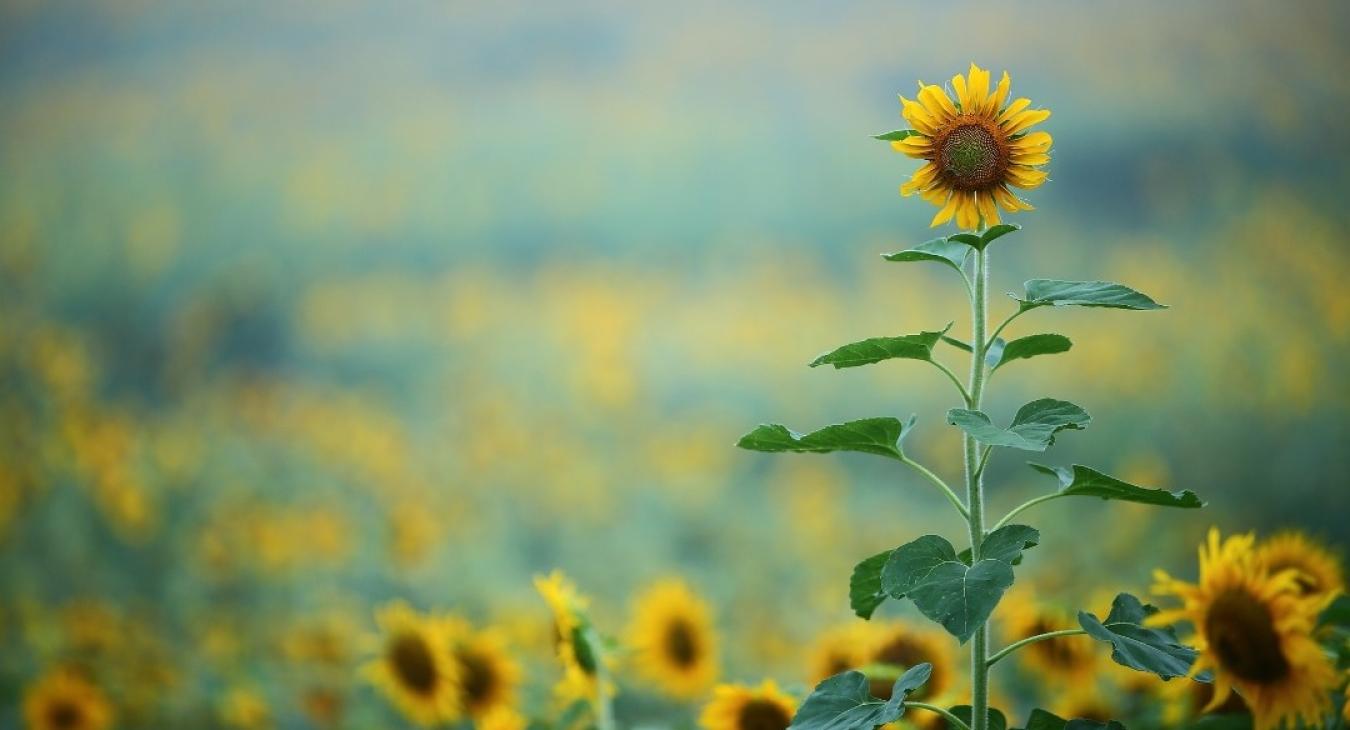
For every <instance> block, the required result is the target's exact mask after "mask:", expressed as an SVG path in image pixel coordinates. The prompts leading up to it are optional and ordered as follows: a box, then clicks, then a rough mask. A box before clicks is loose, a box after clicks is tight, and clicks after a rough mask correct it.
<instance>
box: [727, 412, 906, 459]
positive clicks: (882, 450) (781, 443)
mask: <svg viewBox="0 0 1350 730" xmlns="http://www.w3.org/2000/svg"><path fill="white" fill-rule="evenodd" d="M913 426H914V419H913V418H911V419H909V423H901V422H900V420H899V419H896V418H864V419H861V420H858V421H849V422H847V423H839V424H835V425H833V426H826V427H824V428H822V429H820V430H817V431H812V432H811V433H808V434H805V435H802V434H799V433H796V432H794V431H790V430H788V428H787V427H786V426H782V425H779V424H776V423H773V424H763V425H760V426H759V427H757V428H755V430H753V431H751V432H750V433H748V434H746V435H744V436H742V437H741V440H740V441H737V442H736V445H737V446H739V447H741V448H742V449H749V450H750V451H766V452H786V451H791V452H796V453H810V454H827V453H830V452H831V451H858V452H861V453H864V454H876V455H878V456H888V457H890V458H892V459H897V460H900V459H903V458H904V456H903V452H901V450H900V440H901V438H902V437H903V436H904V435H905V434H907V433H908V431H909V429H910V428H912V427H913Z"/></svg>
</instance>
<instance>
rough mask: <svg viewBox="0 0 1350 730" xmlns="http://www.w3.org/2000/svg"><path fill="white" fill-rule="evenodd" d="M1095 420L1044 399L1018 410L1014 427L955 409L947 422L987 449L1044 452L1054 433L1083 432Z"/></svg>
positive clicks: (1076, 409)
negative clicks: (998, 447) (1069, 430)
mask: <svg viewBox="0 0 1350 730" xmlns="http://www.w3.org/2000/svg"><path fill="white" fill-rule="evenodd" d="M1091 421H1092V417H1091V416H1089V415H1088V413H1087V411H1085V410H1083V409H1082V408H1080V407H1078V406H1076V405H1074V404H1072V403H1070V402H1068V401H1062V400H1055V399H1053V398H1041V399H1040V400H1034V401H1032V402H1030V403H1028V404H1026V405H1024V406H1022V407H1021V408H1019V409H1017V414H1016V415H1015V416H1013V421H1012V425H1010V426H1008V428H1006V429H1004V428H999V427H997V426H995V425H994V424H993V423H992V422H991V421H990V420H989V416H987V415H985V414H984V413H982V412H980V411H972V410H968V409H965V408H953V409H952V410H950V411H947V422H948V423H950V424H952V425H953V426H956V427H957V428H959V429H961V430H962V431H965V432H966V433H968V434H970V435H971V436H974V437H975V440H976V441H979V442H980V443H982V444H985V445H988V446H1006V447H1009V448H1014V449H1022V450H1024V451H1045V450H1046V449H1047V448H1049V446H1050V445H1051V444H1053V443H1055V434H1057V433H1059V432H1060V431H1063V430H1065V429H1071V430H1075V431H1078V430H1082V429H1083V428H1085V427H1086V426H1087V425H1088V424H1089V423H1091Z"/></svg>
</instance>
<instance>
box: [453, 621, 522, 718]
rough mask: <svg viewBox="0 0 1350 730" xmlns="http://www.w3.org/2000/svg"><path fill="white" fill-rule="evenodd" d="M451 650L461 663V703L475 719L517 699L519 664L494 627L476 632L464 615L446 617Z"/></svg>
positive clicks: (509, 704)
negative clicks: (509, 652) (461, 616)
mask: <svg viewBox="0 0 1350 730" xmlns="http://www.w3.org/2000/svg"><path fill="white" fill-rule="evenodd" d="M446 633H447V635H448V640H449V642H450V653H451V655H452V656H453V657H454V660H455V663H456V664H457V665H458V667H459V669H458V672H457V674H458V676H459V704H460V706H461V707H462V708H463V709H464V711H465V712H467V713H468V714H469V716H470V717H471V718H473V719H474V720H475V721H476V722H481V721H482V720H483V718H484V717H486V716H487V715H489V714H491V713H493V712H494V711H496V710H498V709H501V708H510V707H511V706H512V705H513V704H514V702H515V696H516V687H517V686H518V685H519V684H520V667H519V665H517V664H516V662H515V660H514V659H512V658H511V656H510V654H508V653H507V651H506V641H505V639H504V638H503V637H502V635H501V634H500V632H498V631H496V630H495V629H490V628H489V629H483V630H480V631H475V630H474V628H473V627H472V626H471V625H469V622H468V621H465V620H463V619H461V618H451V619H447V620H446Z"/></svg>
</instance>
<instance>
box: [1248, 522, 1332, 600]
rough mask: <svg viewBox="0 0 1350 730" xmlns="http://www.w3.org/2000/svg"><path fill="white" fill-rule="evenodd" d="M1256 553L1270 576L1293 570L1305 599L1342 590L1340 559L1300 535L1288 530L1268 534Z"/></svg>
mask: <svg viewBox="0 0 1350 730" xmlns="http://www.w3.org/2000/svg"><path fill="white" fill-rule="evenodd" d="M1256 554H1257V558H1258V559H1259V560H1261V562H1262V563H1264V564H1265V566H1266V569H1267V570H1269V571H1270V572H1271V573H1279V572H1280V571H1282V570H1293V571H1295V572H1296V576H1295V579H1294V580H1295V582H1296V583H1297V584H1298V589H1299V592H1300V593H1302V594H1303V595H1305V596H1312V595H1319V596H1320V595H1326V594H1329V593H1338V592H1340V591H1343V590H1345V578H1344V574H1343V573H1342V570H1341V561H1340V559H1339V558H1338V557H1337V556H1336V555H1335V554H1334V553H1332V552H1331V551H1330V550H1328V549H1326V548H1325V547H1323V546H1322V545H1319V544H1318V543H1317V542H1315V541H1313V540H1312V539H1310V538H1308V537H1307V536H1305V535H1304V534H1303V533H1300V532H1294V531H1288V532H1280V533H1276V534H1274V535H1271V536H1270V537H1268V538H1266V539H1265V540H1262V541H1261V542H1260V543H1258V544H1257V547H1256Z"/></svg>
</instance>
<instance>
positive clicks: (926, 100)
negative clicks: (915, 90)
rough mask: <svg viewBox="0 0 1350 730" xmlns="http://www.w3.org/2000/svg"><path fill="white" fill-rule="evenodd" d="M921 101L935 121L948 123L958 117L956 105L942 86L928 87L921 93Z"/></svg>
mask: <svg viewBox="0 0 1350 730" xmlns="http://www.w3.org/2000/svg"><path fill="white" fill-rule="evenodd" d="M919 101H921V102H923V106H924V108H925V109H927V110H928V113H929V114H931V115H933V118H934V119H940V120H943V121H946V120H948V119H951V118H952V117H955V116H956V115H957V111H956V105H955V104H953V103H952V100H951V99H949V98H948V97H947V92H945V91H943V90H942V87H941V86H933V85H931V84H930V85H928V86H925V87H923V89H922V90H920V91H919Z"/></svg>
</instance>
